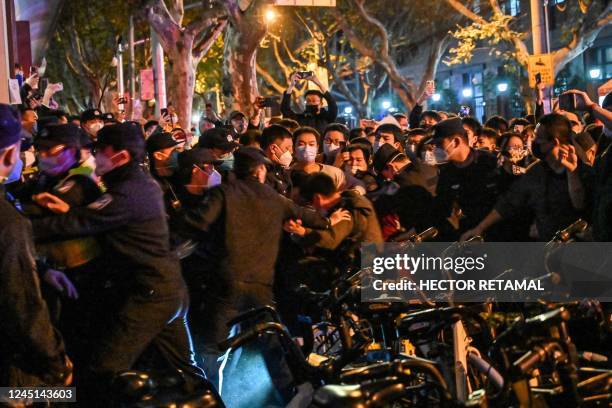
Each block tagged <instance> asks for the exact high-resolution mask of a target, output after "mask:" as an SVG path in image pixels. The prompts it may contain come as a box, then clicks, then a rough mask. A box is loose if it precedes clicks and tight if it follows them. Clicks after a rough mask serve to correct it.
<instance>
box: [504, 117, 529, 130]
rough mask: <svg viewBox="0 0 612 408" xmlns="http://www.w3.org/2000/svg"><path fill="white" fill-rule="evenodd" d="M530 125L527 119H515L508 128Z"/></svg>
mask: <svg viewBox="0 0 612 408" xmlns="http://www.w3.org/2000/svg"><path fill="white" fill-rule="evenodd" d="M529 124H530V122H529V121H528V120H527V119H525V118H514V119H512V120H511V121H510V124H509V125H508V126H509V127H511V128H512V127H514V126H516V125H519V126H527V125H529Z"/></svg>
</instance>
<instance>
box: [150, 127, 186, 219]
mask: <svg viewBox="0 0 612 408" xmlns="http://www.w3.org/2000/svg"><path fill="white" fill-rule="evenodd" d="M179 144H180V143H179V142H178V141H177V140H175V139H174V138H173V137H172V134H170V133H168V132H156V133H153V134H152V135H151V136H149V138H148V139H147V141H146V149H147V154H148V157H149V170H150V171H151V175H152V176H153V178H155V180H157V182H158V183H159V184H160V186H161V188H162V191H163V192H164V202H165V203H166V209H167V210H168V212H169V213H171V212H172V211H173V210H176V209H178V208H177V206H178V205H179V203H180V200H179V198H178V196H177V184H178V183H177V180H176V175H177V172H178V167H179V165H178V155H179V152H178V150H177V147H178V146H179Z"/></svg>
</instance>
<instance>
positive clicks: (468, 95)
mask: <svg viewBox="0 0 612 408" xmlns="http://www.w3.org/2000/svg"><path fill="white" fill-rule="evenodd" d="M461 95H463V97H464V98H471V97H472V88H463V91H461Z"/></svg>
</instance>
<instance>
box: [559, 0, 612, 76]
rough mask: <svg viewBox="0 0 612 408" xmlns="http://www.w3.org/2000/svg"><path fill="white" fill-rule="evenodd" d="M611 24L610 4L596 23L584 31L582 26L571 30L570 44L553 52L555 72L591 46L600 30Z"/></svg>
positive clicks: (611, 7) (611, 9)
mask: <svg viewBox="0 0 612 408" xmlns="http://www.w3.org/2000/svg"><path fill="white" fill-rule="evenodd" d="M610 23H612V3H611V4H608V6H607V7H606V8H605V10H604V11H603V12H602V13H601V14H600V15H599V17H598V18H597V22H596V23H595V24H594V25H593V26H591V27H590V29H585V25H584V24H580V26H579V27H578V28H576V29H574V30H573V36H572V39H571V40H570V42H569V43H568V44H567V45H566V46H565V47H562V48H560V49H558V50H557V51H555V52H553V64H554V66H555V72H559V71H560V70H562V69H563V68H564V67H565V65H567V63H568V62H569V61H571V60H573V59H574V58H576V57H577V56H578V55H580V54H581V53H582V52H583V51H584V50H585V49H586V48H587V47H589V46H591V45H592V44H593V41H595V39H596V38H597V36H598V35H599V33H600V32H601V30H603V29H604V28H605V27H606V26H607V25H609V24H610Z"/></svg>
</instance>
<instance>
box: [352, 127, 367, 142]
mask: <svg viewBox="0 0 612 408" xmlns="http://www.w3.org/2000/svg"><path fill="white" fill-rule="evenodd" d="M366 135H367V133H366V131H365V129H364V128H360V127H358V128H352V129H351V130H350V131H349V140H351V141H352V140H353V139H356V138H358V137H366Z"/></svg>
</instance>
